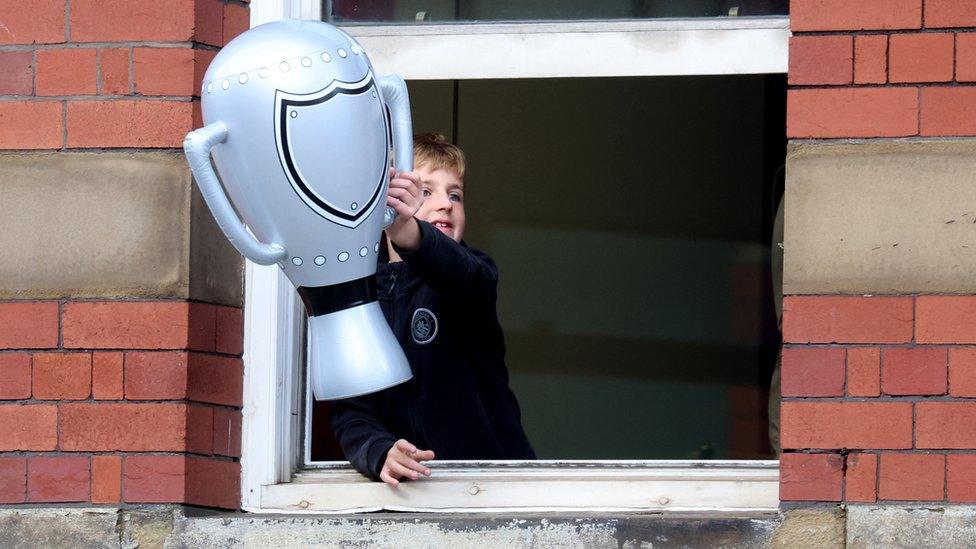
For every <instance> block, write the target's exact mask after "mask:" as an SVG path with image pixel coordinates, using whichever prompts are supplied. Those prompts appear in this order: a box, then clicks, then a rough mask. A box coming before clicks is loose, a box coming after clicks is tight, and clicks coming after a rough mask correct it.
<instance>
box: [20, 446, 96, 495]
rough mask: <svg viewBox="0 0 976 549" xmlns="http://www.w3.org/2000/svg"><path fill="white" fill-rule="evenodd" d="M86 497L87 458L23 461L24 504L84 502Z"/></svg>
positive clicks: (89, 489)
mask: <svg viewBox="0 0 976 549" xmlns="http://www.w3.org/2000/svg"><path fill="white" fill-rule="evenodd" d="M90 497H91V475H90V465H89V461H88V457H87V456H85V457H82V456H57V457H43V456H36V457H31V458H30V459H28V460H27V501H29V502H32V503H42V502H51V501H59V502H64V501H88V500H89V498H90Z"/></svg>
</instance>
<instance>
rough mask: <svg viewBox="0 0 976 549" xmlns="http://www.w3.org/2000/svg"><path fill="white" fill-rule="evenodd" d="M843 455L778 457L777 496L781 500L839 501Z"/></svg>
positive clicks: (785, 455)
mask: <svg viewBox="0 0 976 549" xmlns="http://www.w3.org/2000/svg"><path fill="white" fill-rule="evenodd" d="M843 464H844V458H842V457H841V456H840V455H838V454H792V453H786V454H783V455H782V456H780V461H779V471H780V480H779V499H780V500H783V501H840V499H841V483H842V482H843V479H844V465H843Z"/></svg>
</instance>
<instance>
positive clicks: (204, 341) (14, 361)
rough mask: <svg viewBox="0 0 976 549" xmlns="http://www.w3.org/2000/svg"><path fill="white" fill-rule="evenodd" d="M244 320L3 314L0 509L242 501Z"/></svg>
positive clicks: (133, 311) (115, 309) (147, 311)
mask: <svg viewBox="0 0 976 549" xmlns="http://www.w3.org/2000/svg"><path fill="white" fill-rule="evenodd" d="M241 323H242V317H241V310H240V309H238V308H234V307H224V306H216V305H210V304H204V303H187V302H185V301H166V302H161V301H138V302H136V301H132V302H117V301H116V302H107V301H98V302H71V301H25V302H2V303H0V423H2V424H3V425H4V428H3V429H2V430H0V502H2V503H23V502H31V503H35V502H68V501H81V502H92V503H119V502H126V503H158V502H185V503H191V504H197V505H207V506H217V507H229V508H236V507H237V506H238V503H239V499H240V464H239V463H238V459H237V458H239V457H240V451H241V438H240V437H241V412H240V408H241V404H242V402H241V398H242V383H243V364H242V363H241V358H240V355H241V350H242V344H243V338H242V335H243V334H242V328H241Z"/></svg>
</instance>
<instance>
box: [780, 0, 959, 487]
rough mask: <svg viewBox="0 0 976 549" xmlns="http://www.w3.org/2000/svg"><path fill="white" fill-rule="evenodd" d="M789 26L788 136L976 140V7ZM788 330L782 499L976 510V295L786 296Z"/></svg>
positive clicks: (913, 5)
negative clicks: (958, 505) (937, 504)
mask: <svg viewBox="0 0 976 549" xmlns="http://www.w3.org/2000/svg"><path fill="white" fill-rule="evenodd" d="M790 18H791V26H792V30H793V32H794V36H793V38H792V39H791V41H790V68H789V83H790V90H789V92H788V93H789V95H788V123H787V125H788V133H789V136H790V137H791V138H794V139H797V138H817V139H844V138H895V137H909V136H921V137H943V136H973V135H976V86H973V85H972V83H973V82H976V32H972V28H973V27H976V3H971V2H962V1H959V0H864V1H861V2H850V1H848V0H793V1H792V2H791V16H790ZM787 215H788V214H787ZM783 331H784V334H783V336H784V342H785V349H784V352H783V370H782V384H783V404H782V446H783V449H784V454H783V457H782V461H781V484H780V497H781V499H783V500H785V501H847V502H875V501H948V502H974V501H976V401H972V400H970V398H972V397H974V396H976V297H974V296H929V295H904V296H876V297H865V296H790V297H787V298H786V300H785V303H784V311H783Z"/></svg>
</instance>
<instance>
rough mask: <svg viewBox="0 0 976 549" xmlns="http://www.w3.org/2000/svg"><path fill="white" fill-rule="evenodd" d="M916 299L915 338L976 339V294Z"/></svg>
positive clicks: (925, 340) (928, 340)
mask: <svg viewBox="0 0 976 549" xmlns="http://www.w3.org/2000/svg"><path fill="white" fill-rule="evenodd" d="M973 97H974V98H976V95H974V96H973ZM916 299H917V301H916V304H915V340H916V341H918V342H919V343H976V296H934V295H929V296H919V297H918V298H916Z"/></svg>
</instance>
